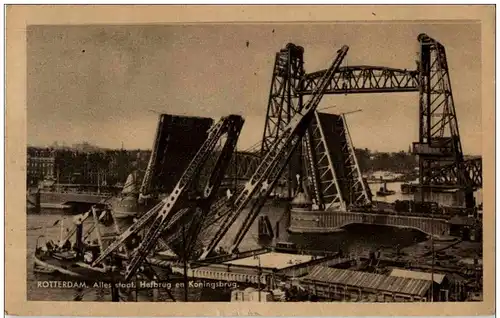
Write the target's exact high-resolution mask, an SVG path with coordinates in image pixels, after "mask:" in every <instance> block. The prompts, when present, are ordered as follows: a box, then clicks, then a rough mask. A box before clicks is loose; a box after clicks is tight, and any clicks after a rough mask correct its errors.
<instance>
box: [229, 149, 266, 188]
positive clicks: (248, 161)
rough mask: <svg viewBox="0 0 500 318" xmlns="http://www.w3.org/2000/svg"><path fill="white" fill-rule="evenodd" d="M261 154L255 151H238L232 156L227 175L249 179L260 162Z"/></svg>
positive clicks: (234, 178)
mask: <svg viewBox="0 0 500 318" xmlns="http://www.w3.org/2000/svg"><path fill="white" fill-rule="evenodd" d="M260 159H261V158H260V155H259V154H258V153H254V152H244V151H242V152H237V153H236V154H235V155H234V156H233V157H232V158H231V165H230V166H229V168H228V172H227V174H226V177H227V178H229V179H232V180H237V181H238V180H248V179H250V178H251V177H252V174H253V173H254V172H255V170H256V169H257V167H258V166H259V162H260Z"/></svg>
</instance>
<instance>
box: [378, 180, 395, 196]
mask: <svg viewBox="0 0 500 318" xmlns="http://www.w3.org/2000/svg"><path fill="white" fill-rule="evenodd" d="M395 193H396V191H394V190H389V189H387V182H384V184H383V186H381V187H380V189H379V190H378V191H377V196H378V197H386V196H389V195H393V194H395Z"/></svg>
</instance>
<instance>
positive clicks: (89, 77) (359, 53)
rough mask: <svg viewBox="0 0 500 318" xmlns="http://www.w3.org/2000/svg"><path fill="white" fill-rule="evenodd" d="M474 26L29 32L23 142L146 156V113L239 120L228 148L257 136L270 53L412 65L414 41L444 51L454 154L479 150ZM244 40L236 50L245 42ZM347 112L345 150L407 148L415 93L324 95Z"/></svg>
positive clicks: (316, 65) (319, 65) (322, 63)
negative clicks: (343, 52)
mask: <svg viewBox="0 0 500 318" xmlns="http://www.w3.org/2000/svg"><path fill="white" fill-rule="evenodd" d="M480 30H481V29H480V24H473V23H471V24H464V23H461V24H444V23H441V24H421V23H391V24H387V23H342V24H334V23H330V24H203V25H201V24H198V25H180V24H179V25H148V26H140V25H136V26H109V25H106V26H29V27H28V31H27V32H28V34H27V55H28V56H27V72H28V82H27V103H28V105H27V108H28V112H27V116H28V144H30V145H34V146H44V145H50V144H52V143H53V142H55V141H57V142H58V143H59V144H61V143H66V144H69V145H70V144H74V143H80V142H83V141H87V142H90V143H92V144H95V145H98V146H101V147H106V148H120V147H121V146H122V143H123V146H124V147H125V148H127V149H133V148H135V149H137V148H141V149H146V148H151V146H152V143H153V138H154V133H155V129H156V124H157V120H158V113H170V114H177V115H191V116H203V117H212V118H214V119H217V118H219V117H221V116H224V115H228V114H231V113H232V114H240V115H242V116H243V117H244V118H245V125H244V128H243V131H242V133H241V135H240V139H239V143H238V148H239V149H246V148H248V147H250V146H252V145H254V144H256V143H257V142H259V141H260V140H261V138H262V134H263V128H264V120H265V115H266V111H267V104H268V98H269V88H270V82H271V75H272V68H273V64H274V57H275V53H276V52H277V51H279V50H280V49H281V48H284V47H285V45H286V44H287V43H289V42H292V43H295V44H297V45H300V46H303V47H304V50H305V52H304V61H305V63H304V65H305V66H304V67H305V69H306V72H313V71H317V70H320V69H324V68H327V67H328V66H329V65H330V64H331V62H332V59H333V58H334V56H335V52H336V51H337V49H338V48H340V47H341V46H342V45H344V44H346V45H349V47H350V49H349V52H348V55H347V57H346V59H344V63H343V64H344V65H376V66H387V67H394V68H401V69H415V60H416V53H417V51H418V42H417V36H418V34H420V33H427V34H428V35H429V36H431V37H433V38H435V39H436V40H438V41H440V42H441V43H442V44H443V45H444V46H445V47H446V52H447V57H448V64H449V69H450V76H451V83H452V89H453V93H454V101H455V108H456V112H457V116H458V121H459V129H460V134H461V140H462V147H463V149H464V152H465V153H466V154H480V153H481V33H480ZM247 41H248V43H249V45H248V47H247V45H246V43H247ZM332 106H335V107H333V108H329V109H327V110H324V112H330V113H341V112H349V111H353V110H358V109H361V110H362V111H361V112H356V113H354V114H351V115H348V116H347V121H348V125H349V130H350V133H351V137H352V140H353V143H354V145H355V147H358V148H368V149H371V150H375V151H400V150H405V151H406V150H408V147H409V145H410V144H411V143H412V142H414V141H417V139H418V93H415V92H414V93H388V94H360V95H347V96H346V95H329V96H325V97H324V98H323V100H322V102H321V104H320V106H319V107H320V108H326V107H332Z"/></svg>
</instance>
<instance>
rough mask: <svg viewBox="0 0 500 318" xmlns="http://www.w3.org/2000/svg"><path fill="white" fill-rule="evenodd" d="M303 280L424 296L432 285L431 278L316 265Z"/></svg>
mask: <svg viewBox="0 0 500 318" xmlns="http://www.w3.org/2000/svg"><path fill="white" fill-rule="evenodd" d="M301 280H303V281H317V282H323V283H330V284H339V285H347V286H352V287H356V288H364V289H371V290H379V291H384V292H389V293H400V294H407V295H413V296H424V295H425V293H426V292H427V291H428V290H429V288H430V286H431V281H430V280H423V279H415V278H407V277H398V276H386V275H380V274H372V273H366V272H360V271H353V270H348V269H338V268H329V267H325V266H315V267H314V268H313V269H312V270H311V271H310V272H309V274H308V275H306V276H305V277H303V278H301Z"/></svg>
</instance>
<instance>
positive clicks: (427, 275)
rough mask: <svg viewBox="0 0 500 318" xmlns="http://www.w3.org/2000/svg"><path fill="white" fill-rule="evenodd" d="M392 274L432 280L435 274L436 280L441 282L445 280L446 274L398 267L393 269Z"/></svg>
mask: <svg viewBox="0 0 500 318" xmlns="http://www.w3.org/2000/svg"><path fill="white" fill-rule="evenodd" d="M390 276H397V277H406V278H414V279H422V280H429V281H431V280H432V278H433V276H434V282H436V283H438V284H441V283H442V282H443V280H444V277H445V275H443V274H436V273H435V274H434V275H432V274H431V273H426V272H417V271H409V270H406V269H398V268H395V269H393V270H392V271H391V274H390Z"/></svg>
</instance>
